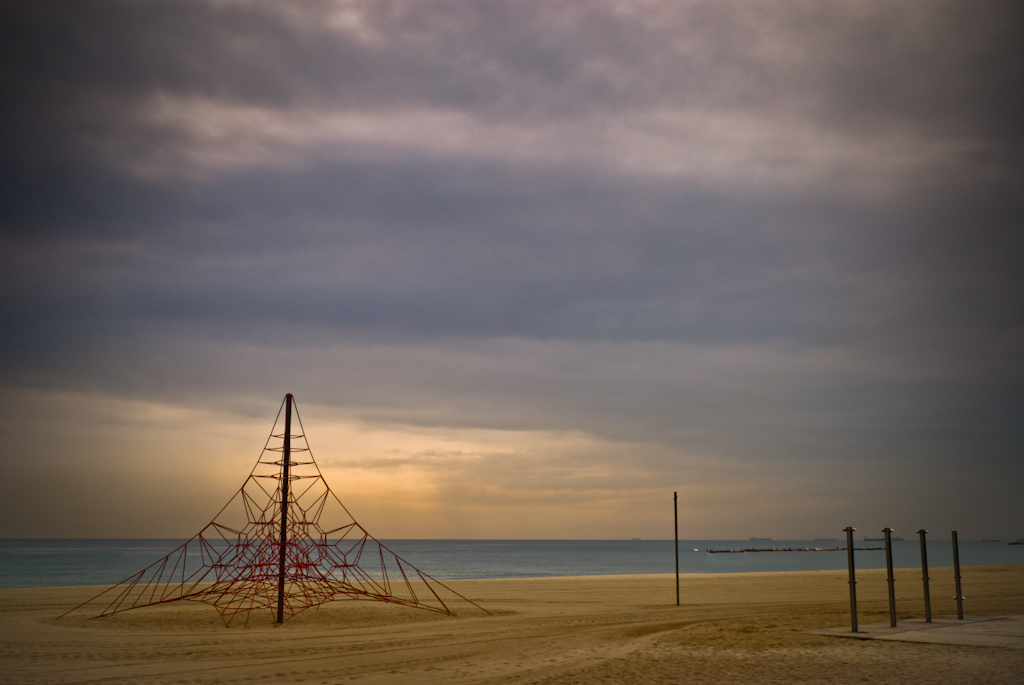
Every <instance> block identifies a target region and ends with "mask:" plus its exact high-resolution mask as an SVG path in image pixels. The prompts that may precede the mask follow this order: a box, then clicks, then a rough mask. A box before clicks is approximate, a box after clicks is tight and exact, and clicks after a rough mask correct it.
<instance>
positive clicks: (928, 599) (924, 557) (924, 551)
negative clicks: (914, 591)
mask: <svg viewBox="0 0 1024 685" xmlns="http://www.w3.org/2000/svg"><path fill="white" fill-rule="evenodd" d="M917 534H918V535H920V536H921V578H922V580H924V622H925V623H931V622H932V596H931V593H930V592H929V591H928V548H927V547H926V546H925V544H924V536H925V535H927V534H928V531H926V530H925V529H924V528H922V529H921V530H919V531H917Z"/></svg>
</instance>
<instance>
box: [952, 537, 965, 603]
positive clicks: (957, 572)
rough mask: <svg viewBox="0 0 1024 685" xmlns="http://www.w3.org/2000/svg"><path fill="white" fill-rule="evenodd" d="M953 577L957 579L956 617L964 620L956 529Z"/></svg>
mask: <svg viewBox="0 0 1024 685" xmlns="http://www.w3.org/2000/svg"><path fill="white" fill-rule="evenodd" d="M953 577H954V578H955V579H956V617H957V618H958V619H960V620H961V621H962V620H964V598H963V594H961V592H960V545H959V544H958V543H957V541H956V531H955V530H954V531H953Z"/></svg>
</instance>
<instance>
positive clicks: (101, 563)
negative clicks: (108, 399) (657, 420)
mask: <svg viewBox="0 0 1024 685" xmlns="http://www.w3.org/2000/svg"><path fill="white" fill-rule="evenodd" d="M184 542H185V540H109V539H108V540H49V539H47V540H29V539H7V540H0V588H22V587H57V586H68V585H107V584H114V583H118V582H120V581H121V580H124V579H125V578H127V577H129V576H131V575H133V574H134V573H136V572H137V571H140V570H141V569H143V568H145V567H146V566H148V565H150V564H151V563H153V562H154V561H157V560H158V559H160V558H161V557H163V556H165V555H166V554H168V553H170V552H171V551H173V550H175V549H176V548H177V547H179V546H180V545H181V544H183V543H184ZM381 542H382V543H383V544H384V545H386V546H387V547H388V548H390V549H391V550H392V551H393V552H395V553H396V554H398V555H399V556H401V557H403V558H404V559H405V560H407V561H408V562H409V563H411V564H413V565H414V566H416V567H417V568H419V569H420V570H422V571H423V572H424V573H427V574H429V575H431V576H433V577H435V578H438V579H468V578H532V577H547V576H586V575H617V574H648V573H674V572H675V564H676V555H675V544H674V542H673V541H672V540H381ZM844 545H845V542H840V541H822V540H680V541H679V571H680V573H684V574H685V573H746V572H752V571H812V570H830V569H831V570H838V569H845V568H846V567H847V553H846V549H845V547H844ZM892 546H893V564H894V566H895V567H897V568H911V567H920V565H921V551H920V543H919V542H918V540H917V539H914V540H905V541H893V543H892ZM786 547H792V548H805V547H808V548H815V547H817V548H821V547H843V549H841V550H837V551H807V552H804V551H792V552H773V551H763V552H737V553H712V552H709V551H708V550H727V549H735V550H741V549H751V548H760V549H765V548H786ZM855 547H884V543H882V542H862V541H856V542H855ZM959 557H960V565H961V566H978V565H989V564H1021V563H1024V545H1010V544H1008V541H1001V542H999V541H968V540H960V542H959ZM854 558H855V564H856V567H857V568H858V569H861V568H865V569H866V568H885V552H884V551H883V550H858V551H855V553H854ZM928 565H929V567H932V568H937V567H944V566H952V565H953V551H952V543H951V541H950V540H942V539H929V540H928Z"/></svg>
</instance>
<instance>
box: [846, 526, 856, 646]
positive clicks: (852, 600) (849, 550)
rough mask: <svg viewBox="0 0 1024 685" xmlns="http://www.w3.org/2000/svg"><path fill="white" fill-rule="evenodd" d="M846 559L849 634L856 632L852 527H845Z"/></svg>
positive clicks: (853, 529)
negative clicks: (848, 574)
mask: <svg viewBox="0 0 1024 685" xmlns="http://www.w3.org/2000/svg"><path fill="white" fill-rule="evenodd" d="M845 530H846V558H847V559H848V560H849V563H850V632H851V633H856V632H857V574H856V573H855V572H854V570H853V531H855V530H857V529H856V528H854V527H853V526H847V527H846V529H845Z"/></svg>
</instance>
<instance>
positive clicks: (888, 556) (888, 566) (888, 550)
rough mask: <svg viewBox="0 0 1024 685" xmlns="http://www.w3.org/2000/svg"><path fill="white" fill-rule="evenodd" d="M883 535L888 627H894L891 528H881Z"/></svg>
mask: <svg viewBox="0 0 1024 685" xmlns="http://www.w3.org/2000/svg"><path fill="white" fill-rule="evenodd" d="M882 532H883V533H885V570H886V571H888V574H889V575H888V579H889V625H890V626H892V627H893V628H895V627H896V579H895V578H893V577H892V528H883V529H882Z"/></svg>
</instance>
